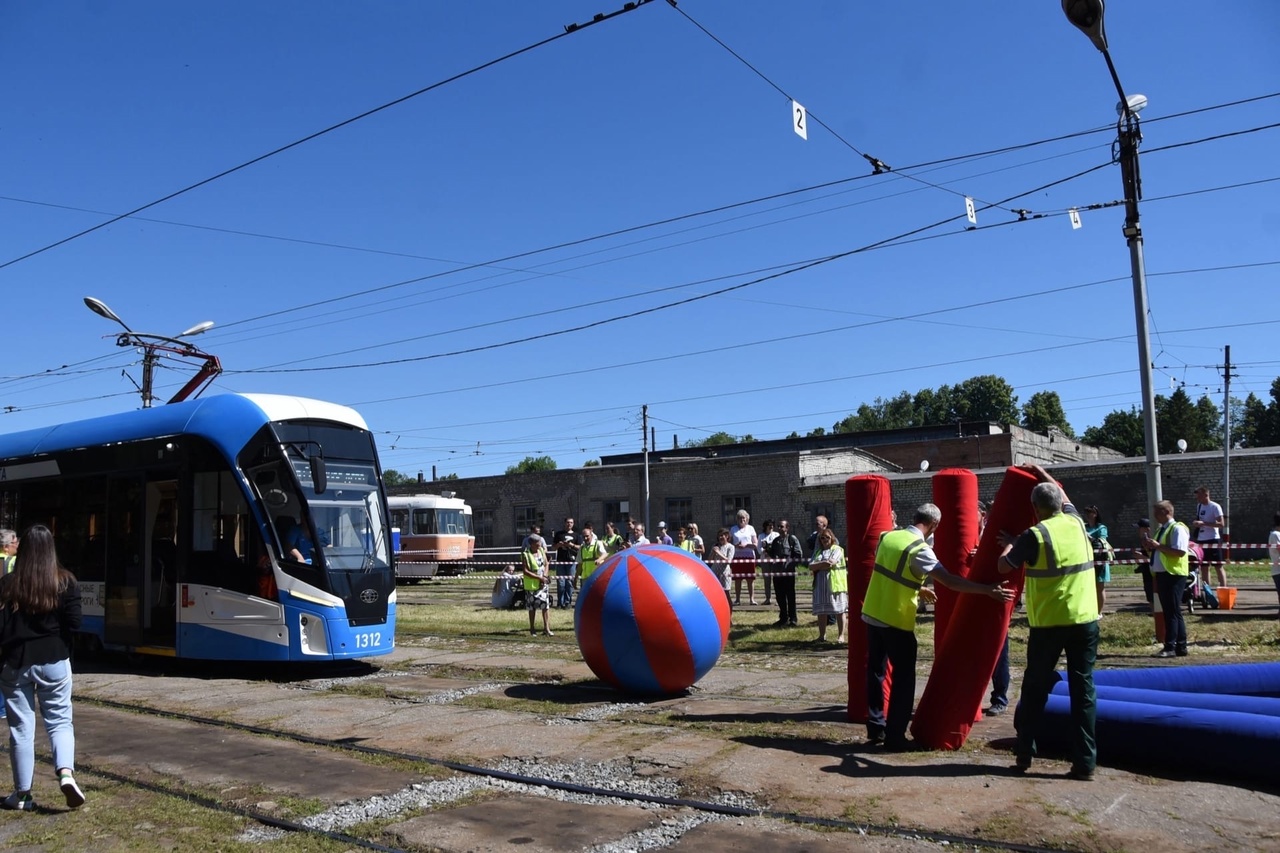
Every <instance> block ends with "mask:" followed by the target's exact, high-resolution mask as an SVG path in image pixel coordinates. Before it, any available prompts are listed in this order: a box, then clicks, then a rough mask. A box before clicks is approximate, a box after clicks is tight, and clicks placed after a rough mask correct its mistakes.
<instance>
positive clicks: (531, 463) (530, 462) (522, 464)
mask: <svg viewBox="0 0 1280 853" xmlns="http://www.w3.org/2000/svg"><path fill="white" fill-rule="evenodd" d="M554 470H556V460H554V459H552V458H551V457H550V456H526V457H525V458H523V459H521V460H520V461H519V462H517V463H516V464H515V465H512V466H511V467H510V468H508V469H507V473H508V474H531V473H533V472H534V471H554Z"/></svg>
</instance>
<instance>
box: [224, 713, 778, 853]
mask: <svg viewBox="0 0 1280 853" xmlns="http://www.w3.org/2000/svg"><path fill="white" fill-rule="evenodd" d="M627 707H630V706H627ZM492 769H493V770H495V771H498V772H500V773H505V774H510V775H513V776H521V777H528V778H531V779H547V780H550V781H553V782H563V783H566V784H572V785H575V786H581V787H584V788H596V789H599V790H603V791H617V792H619V793H625V794H630V795H639V796H645V797H665V798H670V799H675V798H679V797H680V796H681V790H680V785H679V783H678V782H677V781H676V780H674V779H671V778H666V777H660V776H648V775H640V774H637V773H636V768H635V766H634V765H632V764H629V763H624V762H596V763H591V762H586V761H580V762H573V763H556V762H543V761H536V760H530V759H507V760H505V761H502V762H500V763H499V764H498V765H497V766H495V767H493V768H492ZM485 791H494V792H500V793H506V794H523V795H526V796H535V797H545V798H547V799H552V800H560V801H562V802H573V803H582V804H584V805H599V804H614V805H628V806H637V805H638V806H639V807H641V808H653V809H665V808H670V806H662V805H657V804H650V803H643V802H641V803H637V802H636V801H634V800H631V799H627V798H620V797H610V796H604V795H596V794H582V793H577V792H573V791H566V790H562V789H560V788H555V787H549V786H547V785H539V784H530V783H525V782H519V781H512V780H508V779H497V778H493V777H489V776H479V775H475V776H470V775H458V776H453V777H451V778H449V779H442V780H439V781H434V782H421V783H415V784H413V785H410V786H409V787H408V788H405V789H404V790H403V791H398V792H396V793H395V794H391V795H389V796H373V797H368V798H366V799H361V800H350V801H348V802H344V803H340V804H338V805H337V806H335V807H334V808H332V809H329V810H327V811H324V812H321V813H320V814H316V815H311V816H310V817H307V818H304V819H303V820H301V821H299V823H301V824H302V825H303V826H306V827H309V828H311V829H318V830H323V831H326V832H341V831H342V830H344V829H346V828H347V827H351V826H355V825H356V824H360V823H365V822H367V821H373V820H387V819H393V818H397V817H400V816H402V815H404V814H405V813H407V812H410V811H423V810H430V809H433V808H437V807H440V806H448V805H451V804H453V803H456V802H458V801H459V800H463V799H466V798H468V797H471V796H473V795H475V794H477V793H482V792H485ZM712 802H714V803H715V804H717V805H723V806H731V807H735V808H744V809H753V808H758V806H757V805H755V803H754V802H753V801H752V800H751V799H750V798H749V797H745V796H742V795H740V794H734V793H725V794H721V795H719V796H718V797H716V798H715V799H714V800H713V801H712ZM737 819H738V818H736V817H729V816H723V815H717V814H712V813H708V812H699V811H693V810H688V811H687V812H686V813H683V814H681V815H679V816H677V817H673V818H668V819H665V820H663V821H662V824H661V825H660V826H658V827H654V828H652V829H647V830H644V831H642V832H638V833H634V834H633V835H632V836H629V837H627V838H626V839H623V840H620V841H615V842H611V843H608V844H602V845H599V846H597V847H593V848H592V853H625V851H640V850H655V849H659V848H662V847H666V846H668V845H670V844H671V843H672V842H674V841H676V840H678V839H679V838H680V837H681V836H682V835H684V834H685V833H686V832H688V831H689V830H691V829H693V828H694V827H696V826H700V825H702V824H704V823H707V822H709V821H716V820H737ZM285 834H286V833H285V832H284V831H283V830H279V829H274V828H270V827H258V826H255V827H252V828H250V829H249V830H247V831H245V832H244V833H243V834H242V835H241V836H240V840H241V841H247V842H265V841H271V840H274V839H277V838H281V837H283V836H284V835H285Z"/></svg>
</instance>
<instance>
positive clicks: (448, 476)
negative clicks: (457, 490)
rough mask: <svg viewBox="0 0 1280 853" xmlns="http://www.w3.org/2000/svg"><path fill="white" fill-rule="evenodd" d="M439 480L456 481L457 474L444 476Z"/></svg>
mask: <svg viewBox="0 0 1280 853" xmlns="http://www.w3.org/2000/svg"><path fill="white" fill-rule="evenodd" d="M440 479H441V480H456V479H458V475H457V474H445V475H444V476H443V477H441V478H440Z"/></svg>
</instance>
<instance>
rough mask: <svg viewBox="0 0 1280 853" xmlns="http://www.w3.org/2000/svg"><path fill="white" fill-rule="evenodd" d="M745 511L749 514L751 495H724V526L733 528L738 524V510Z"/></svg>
mask: <svg viewBox="0 0 1280 853" xmlns="http://www.w3.org/2000/svg"><path fill="white" fill-rule="evenodd" d="M740 509H745V510H746V511H747V514H748V515H750V514H751V495H725V497H724V526H725V527H733V526H734V525H735V524H737V523H738V510H740Z"/></svg>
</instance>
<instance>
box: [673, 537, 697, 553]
mask: <svg viewBox="0 0 1280 853" xmlns="http://www.w3.org/2000/svg"><path fill="white" fill-rule="evenodd" d="M676 547H678V548H679V549H680V550H681V551H689V552H692V551H693V540H692V539H686V540H684V541H683V542H681V543H680V544H679V545H678V546H676Z"/></svg>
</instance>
